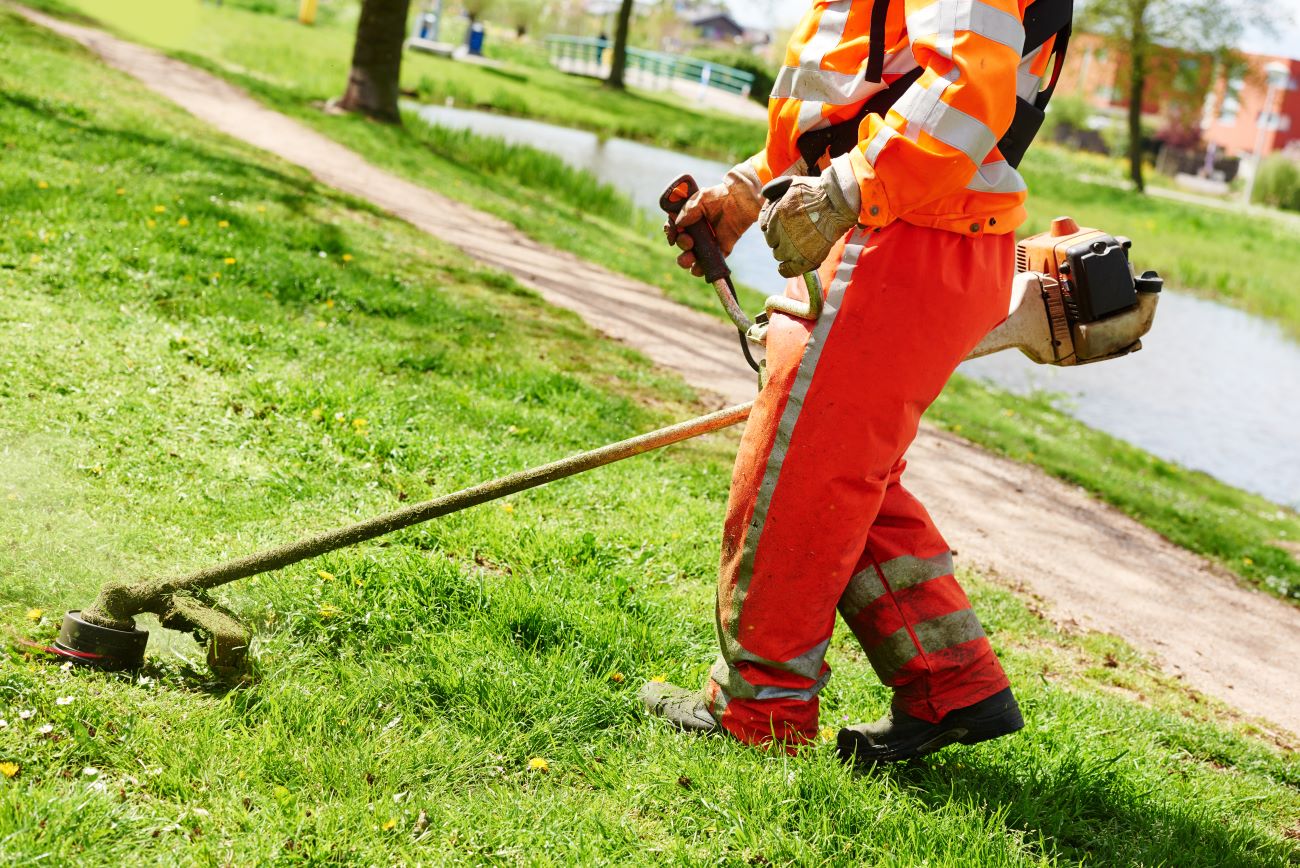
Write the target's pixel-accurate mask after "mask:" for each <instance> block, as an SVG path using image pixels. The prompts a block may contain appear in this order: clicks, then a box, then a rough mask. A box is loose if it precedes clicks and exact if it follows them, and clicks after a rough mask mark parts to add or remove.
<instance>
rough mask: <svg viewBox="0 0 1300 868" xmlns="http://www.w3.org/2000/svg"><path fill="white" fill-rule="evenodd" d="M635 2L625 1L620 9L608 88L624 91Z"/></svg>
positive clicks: (606, 81) (607, 83) (607, 82)
mask: <svg viewBox="0 0 1300 868" xmlns="http://www.w3.org/2000/svg"><path fill="white" fill-rule="evenodd" d="M633 3H634V0H623V2H622V3H621V4H620V5H619V7H618V23H617V24H616V25H615V26H614V56H613V57H612V58H611V59H610V63H609V78H607V79H605V85H606V87H612V88H614V89H615V90H623V88H624V87H625V85H624V83H623V73H624V71H625V70H626V69H627V32H628V29H629V28H630V27H631V24H632V5H633Z"/></svg>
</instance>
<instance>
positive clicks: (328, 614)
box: [316, 603, 339, 618]
mask: <svg viewBox="0 0 1300 868" xmlns="http://www.w3.org/2000/svg"><path fill="white" fill-rule="evenodd" d="M316 611H317V613H318V614H319V615H320V616H321V617H322V618H333V617H334V616H335V615H337V614H338V613H339V607H338V606H331V605H330V604H329V603H326V604H324V605H323V606H321V607H320V608H319V609H317V610H316Z"/></svg>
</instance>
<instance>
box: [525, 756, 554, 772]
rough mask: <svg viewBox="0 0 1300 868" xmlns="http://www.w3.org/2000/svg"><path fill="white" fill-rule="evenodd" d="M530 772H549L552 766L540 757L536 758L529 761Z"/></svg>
mask: <svg viewBox="0 0 1300 868" xmlns="http://www.w3.org/2000/svg"><path fill="white" fill-rule="evenodd" d="M528 770H529V771H530V772H549V771H550V770H551V764H550V763H548V762H547V761H546V760H544V759H542V758H541V757H539V756H535V757H533V758H532V759H530V760H529V761H528Z"/></svg>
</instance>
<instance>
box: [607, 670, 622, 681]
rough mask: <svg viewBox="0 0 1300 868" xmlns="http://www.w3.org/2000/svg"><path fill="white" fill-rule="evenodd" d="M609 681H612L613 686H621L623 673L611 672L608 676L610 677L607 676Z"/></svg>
mask: <svg viewBox="0 0 1300 868" xmlns="http://www.w3.org/2000/svg"><path fill="white" fill-rule="evenodd" d="M609 680H610V681H613V682H614V683H615V684H622V683H623V673H622V672H613V673H611V674H610V676H609Z"/></svg>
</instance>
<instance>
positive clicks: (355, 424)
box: [352, 417, 370, 430]
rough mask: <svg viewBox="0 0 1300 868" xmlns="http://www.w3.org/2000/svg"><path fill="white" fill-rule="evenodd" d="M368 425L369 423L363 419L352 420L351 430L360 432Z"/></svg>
mask: <svg viewBox="0 0 1300 868" xmlns="http://www.w3.org/2000/svg"><path fill="white" fill-rule="evenodd" d="M369 424H370V423H369V422H367V421H366V420H365V419H361V418H359V417H358V418H356V419H353V420H352V427H353V428H356V429H358V430H360V429H361V428H364V427H366V426H367V425H369Z"/></svg>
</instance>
